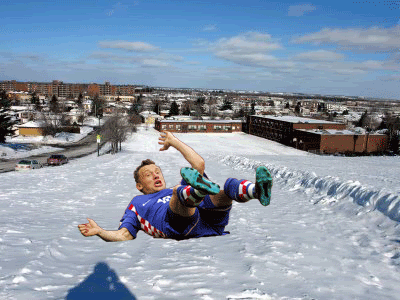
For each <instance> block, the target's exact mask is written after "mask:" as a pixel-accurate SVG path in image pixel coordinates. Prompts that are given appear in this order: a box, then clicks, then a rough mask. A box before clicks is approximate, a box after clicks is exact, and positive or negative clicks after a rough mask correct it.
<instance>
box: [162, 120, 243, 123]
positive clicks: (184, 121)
mask: <svg viewBox="0 0 400 300" xmlns="http://www.w3.org/2000/svg"><path fill="white" fill-rule="evenodd" d="M160 122H161V123H242V121H241V120H160Z"/></svg>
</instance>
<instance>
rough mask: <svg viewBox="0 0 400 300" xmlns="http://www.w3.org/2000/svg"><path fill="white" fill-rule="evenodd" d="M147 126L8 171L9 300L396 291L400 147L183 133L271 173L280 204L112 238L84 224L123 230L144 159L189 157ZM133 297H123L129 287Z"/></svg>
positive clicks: (3, 231) (243, 169)
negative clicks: (54, 161) (309, 146)
mask: <svg viewBox="0 0 400 300" xmlns="http://www.w3.org/2000/svg"><path fill="white" fill-rule="evenodd" d="M158 136H159V134H158V132H156V131H154V130H153V129H149V130H145V128H141V129H140V130H139V132H138V133H136V134H135V135H133V136H132V137H131V138H130V139H129V141H127V142H126V143H125V144H124V145H123V152H122V153H119V154H117V155H103V156H100V157H97V156H96V155H91V156H88V157H84V158H81V159H78V160H73V161H71V162H70V163H69V164H67V165H64V166H61V167H55V168H44V169H40V170H34V171H32V172H26V173H17V172H11V173H4V174H0V222H1V227H0V249H1V256H2V260H1V262H0V299H64V298H66V299H83V298H85V299H93V298H91V296H93V295H91V296H88V295H89V294H87V293H88V291H92V292H95V293H97V294H96V295H95V296H96V299H110V297H112V299H134V298H136V299H398V295H399V294H400V286H399V285H398V278H399V275H400V272H399V271H400V230H399V228H398V221H400V217H399V215H400V213H399V211H400V209H399V205H400V204H399V192H400V190H399V187H398V179H399V175H398V174H397V173H398V172H397V170H398V169H399V167H400V160H399V158H398V157H362V158H344V157H334V156H316V155H311V154H308V153H304V152H301V151H298V150H295V149H293V148H288V147H285V146H282V145H280V144H278V143H275V142H272V141H268V140H265V139H262V138H258V137H254V136H249V135H246V134H243V133H237V134H177V136H178V138H180V139H181V140H182V141H184V142H185V143H187V144H188V145H190V146H191V147H193V148H194V149H195V150H196V151H197V152H199V153H200V154H201V155H202V156H203V157H204V158H205V160H206V171H207V174H208V175H209V176H210V177H211V178H212V179H213V180H215V181H216V182H218V183H220V184H221V185H222V184H223V183H224V181H225V179H226V178H227V177H236V178H247V179H253V178H254V168H255V167H256V166H257V165H259V164H264V165H266V166H268V167H269V168H270V170H271V171H272V173H273V176H274V180H275V181H274V188H273V198H272V202H271V205H270V206H268V207H262V206H261V205H260V204H259V203H258V201H253V202H250V203H247V204H236V203H235V204H234V207H233V209H232V212H231V218H230V223H229V225H228V227H227V228H226V229H227V230H229V231H230V232H231V234H230V235H227V236H223V237H209V238H201V239H191V240H185V241H180V242H177V241H173V240H164V239H152V238H151V237H149V236H148V235H146V234H144V233H139V235H138V238H137V239H136V240H134V241H129V242H124V243H105V242H103V241H102V240H100V239H99V238H97V237H93V238H84V237H83V236H81V235H80V233H79V231H78V229H77V225H78V224H80V223H83V222H85V221H86V219H85V218H86V217H90V218H93V219H94V220H96V221H97V222H98V224H99V225H100V226H102V227H104V228H107V229H114V228H115V229H116V228H117V226H118V223H119V219H120V217H121V215H122V214H123V211H124V209H125V207H126V205H127V204H128V202H129V201H130V199H131V198H132V197H133V196H135V195H137V194H138V191H137V190H136V189H135V184H134V179H133V176H132V172H133V170H134V169H135V167H136V166H137V165H138V164H139V163H140V161H141V160H143V159H145V158H150V159H153V160H154V161H156V162H157V164H158V165H159V166H160V167H161V168H162V170H163V173H164V177H165V178H166V180H167V184H168V185H169V186H172V185H174V184H176V183H177V182H178V181H179V179H180V178H179V169H180V168H181V167H183V166H187V165H188V164H187V162H185V160H184V159H183V158H182V157H181V156H180V154H179V152H178V151H176V150H174V149H169V150H168V151H166V152H159V151H158V149H159V148H160V145H158V143H157V142H158ZM123 297H125V298H123Z"/></svg>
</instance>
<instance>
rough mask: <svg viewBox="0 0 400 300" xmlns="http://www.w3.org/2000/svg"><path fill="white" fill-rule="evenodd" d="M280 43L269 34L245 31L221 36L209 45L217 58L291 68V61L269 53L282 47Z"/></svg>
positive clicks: (240, 62)
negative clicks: (226, 36)
mask: <svg viewBox="0 0 400 300" xmlns="http://www.w3.org/2000/svg"><path fill="white" fill-rule="evenodd" d="M282 48H283V47H282V45H281V44H280V43H278V42H275V41H273V40H272V38H271V35H269V34H264V33H258V32H247V33H243V34H240V35H237V36H234V37H231V38H222V39H220V40H218V41H217V42H215V43H214V44H210V45H209V49H210V50H211V51H212V52H213V53H214V55H215V56H216V57H218V58H221V59H224V60H227V61H231V62H234V63H237V64H240V65H244V66H253V67H271V68H291V67H293V66H294V65H293V63H291V62H287V61H283V60H280V59H278V58H276V57H275V56H273V55H271V54H269V52H270V51H273V50H278V49H282Z"/></svg>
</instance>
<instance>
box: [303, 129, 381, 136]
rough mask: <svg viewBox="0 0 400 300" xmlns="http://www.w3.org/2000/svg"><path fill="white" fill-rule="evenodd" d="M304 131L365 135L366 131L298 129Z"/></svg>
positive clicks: (325, 133)
mask: <svg viewBox="0 0 400 300" xmlns="http://www.w3.org/2000/svg"><path fill="white" fill-rule="evenodd" d="M296 130H299V131H303V132H311V133H315V134H319V135H365V134H366V133H363V132H360V131H356V130H348V129H343V130H340V129H296ZM369 135H384V134H381V133H370V134H369Z"/></svg>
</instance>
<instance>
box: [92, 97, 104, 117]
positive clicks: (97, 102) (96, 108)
mask: <svg viewBox="0 0 400 300" xmlns="http://www.w3.org/2000/svg"><path fill="white" fill-rule="evenodd" d="M105 105H106V103H105V101H104V100H103V99H102V98H100V97H99V95H98V94H96V95H95V96H94V98H93V100H92V110H91V112H90V114H91V115H92V116H95V117H100V118H101V117H103V110H104V108H105Z"/></svg>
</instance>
